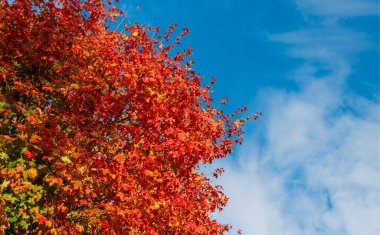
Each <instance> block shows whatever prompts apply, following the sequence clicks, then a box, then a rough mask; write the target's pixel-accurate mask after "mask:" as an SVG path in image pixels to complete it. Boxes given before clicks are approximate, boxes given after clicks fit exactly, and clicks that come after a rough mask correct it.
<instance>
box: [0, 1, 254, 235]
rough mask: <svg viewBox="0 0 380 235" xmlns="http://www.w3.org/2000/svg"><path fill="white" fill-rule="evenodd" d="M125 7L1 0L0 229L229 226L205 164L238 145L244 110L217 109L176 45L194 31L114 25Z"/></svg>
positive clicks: (132, 230) (121, 230)
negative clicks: (219, 217)
mask: <svg viewBox="0 0 380 235" xmlns="http://www.w3.org/2000/svg"><path fill="white" fill-rule="evenodd" d="M120 13H121V12H120V11H119V10H118V9H117V8H116V7H114V4H113V3H112V2H110V1H109V0H107V1H106V2H103V1H101V0H12V1H11V0H0V89H1V93H0V135H1V139H0V162H1V168H0V205H1V206H0V234H1V233H4V232H5V233H9V234H13V233H16V234H25V233H33V234H34V233H36V234H80V233H84V234H222V233H223V232H225V231H228V229H229V226H228V225H223V224H220V223H218V222H217V221H216V220H215V219H213V218H212V217H211V213H213V212H214V211H216V210H221V209H222V208H223V206H225V205H226V203H227V197H226V196H225V195H224V194H223V192H222V191H221V187H220V186H213V185H212V184H211V183H210V179H209V178H207V177H206V176H205V175H204V174H203V173H200V172H199V171H198V170H199V168H200V164H206V163H211V162H212V161H213V160H214V159H216V158H222V157H225V156H226V155H227V154H228V153H231V152H232V148H233V146H234V144H235V143H241V141H242V138H241V135H242V133H243V132H242V129H241V126H242V124H243V122H244V121H246V120H248V119H247V118H245V119H244V118H243V119H236V118H235V117H234V116H235V115H236V114H237V113H239V112H241V111H244V110H245V109H239V110H237V111H236V112H235V113H233V114H231V115H226V114H224V113H223V111H221V110H219V109H217V108H215V107H213V106H212V104H211V102H212V99H211V97H210V89H211V88H210V86H202V85H201V77H200V75H199V74H197V73H195V72H194V70H193V69H192V68H191V65H192V63H193V62H192V61H190V60H188V59H187V56H188V55H190V54H191V49H187V50H184V51H182V52H177V53H174V52H173V48H174V47H175V45H176V44H178V43H179V41H180V38H181V37H182V36H184V35H186V34H187V33H188V30H187V29H184V31H183V32H182V33H181V34H180V36H179V37H177V38H176V39H175V40H170V38H169V36H170V35H171V34H172V33H173V31H174V30H175V25H173V26H170V27H169V29H168V31H167V32H166V33H164V34H163V35H162V36H161V34H160V33H159V30H158V28H153V27H146V26H140V25H139V24H134V25H128V26H125V29H124V30H123V32H124V33H122V32H117V31H115V30H110V29H109V28H108V25H109V22H111V21H115V17H117V15H118V14H120ZM150 34H153V35H154V36H150ZM212 83H213V82H212ZM221 171H222V170H220V169H218V170H217V171H216V172H215V175H217V174H219V173H220V172H221Z"/></svg>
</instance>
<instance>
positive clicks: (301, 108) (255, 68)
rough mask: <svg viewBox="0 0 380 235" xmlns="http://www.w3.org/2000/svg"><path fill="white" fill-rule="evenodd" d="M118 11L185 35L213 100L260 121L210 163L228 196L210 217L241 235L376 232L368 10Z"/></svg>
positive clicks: (292, 5)
mask: <svg viewBox="0 0 380 235" xmlns="http://www.w3.org/2000/svg"><path fill="white" fill-rule="evenodd" d="M120 5H121V8H124V9H125V12H126V14H127V15H128V21H131V22H134V21H138V22H140V23H143V24H148V25H152V26H159V27H160V28H161V29H163V30H164V29H166V28H167V26H168V25H169V24H172V23H177V24H178V25H179V27H188V28H190V31H191V33H190V35H189V36H187V37H186V38H185V39H184V40H183V41H182V44H184V45H191V46H192V47H193V49H194V55H193V58H192V59H194V60H195V61H196V65H195V69H196V70H197V71H198V72H200V73H202V74H204V75H205V80H206V81H208V80H209V79H210V77H211V76H215V77H216V78H217V83H216V85H215V87H214V98H215V99H217V98H219V97H222V96H223V97H224V96H228V97H230V99H231V101H230V103H229V106H228V107H229V108H228V109H229V110H233V109H236V108H238V107H241V106H244V105H247V106H248V108H249V110H250V112H251V113H254V112H257V111H262V112H263V113H264V116H263V118H262V119H261V120H260V121H258V122H254V123H251V124H249V125H248V126H247V127H246V138H245V139H246V141H245V142H244V144H243V145H242V146H239V147H238V149H237V151H236V152H235V153H234V154H232V155H231V156H229V157H228V158H227V159H224V160H221V161H217V162H215V164H214V166H215V167H216V166H223V167H224V168H225V169H226V172H225V174H224V175H223V176H222V177H221V178H220V179H219V180H218V182H217V183H219V184H221V185H223V186H224V189H225V192H226V194H227V195H228V196H229V198H230V201H229V204H228V206H227V207H226V209H225V210H224V211H223V213H222V214H216V215H215V217H217V218H218V220H220V221H222V222H224V223H230V224H232V225H233V226H234V228H236V229H238V228H241V229H242V230H243V232H244V233H245V234H252V235H256V234H257V235H274V234H280V235H282V234H284V235H287V234H289V235H298V234H299V235H314V234H315V235H319V234H326V235H362V234H366V235H377V234H380V225H379V224H378V221H380V156H379V154H380V116H379V112H380V105H379V103H380V102H379V5H378V2H377V1H372V0H333V1H332V0H266V1H259V0H235V1H233V0H219V1H216V0H208V1H201V0H193V1H184V0H181V1H180V0H160V1H158V0H144V1H142V0H130V1H126V2H122V3H121V4H120ZM137 6H139V8H140V10H137V9H136V7H137Z"/></svg>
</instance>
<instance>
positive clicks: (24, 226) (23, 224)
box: [20, 220, 29, 230]
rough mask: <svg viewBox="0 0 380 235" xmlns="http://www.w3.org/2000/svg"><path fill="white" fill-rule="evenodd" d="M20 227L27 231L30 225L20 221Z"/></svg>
mask: <svg viewBox="0 0 380 235" xmlns="http://www.w3.org/2000/svg"><path fill="white" fill-rule="evenodd" d="M20 225H21V226H22V227H23V229H25V230H27V229H28V227H29V224H28V223H27V222H26V221H25V220H21V221H20Z"/></svg>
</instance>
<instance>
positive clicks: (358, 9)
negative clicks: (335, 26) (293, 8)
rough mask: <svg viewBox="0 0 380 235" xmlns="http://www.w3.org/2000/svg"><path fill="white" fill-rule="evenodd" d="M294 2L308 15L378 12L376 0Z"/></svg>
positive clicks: (348, 15)
mask: <svg viewBox="0 0 380 235" xmlns="http://www.w3.org/2000/svg"><path fill="white" fill-rule="evenodd" d="M296 3H297V6H298V7H299V8H300V10H301V11H303V12H305V13H306V14H309V15H319V16H334V17H352V16H364V15H378V14H379V5H378V4H379V3H378V1H376V0H372V1H371V0H333V1H331V0H296Z"/></svg>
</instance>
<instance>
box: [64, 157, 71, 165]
mask: <svg viewBox="0 0 380 235" xmlns="http://www.w3.org/2000/svg"><path fill="white" fill-rule="evenodd" d="M61 160H62V161H63V162H64V163H66V164H68V165H72V164H73V162H72V161H71V160H70V158H68V157H67V156H63V157H62V158H61Z"/></svg>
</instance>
